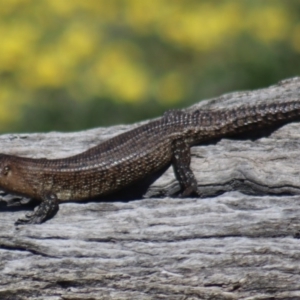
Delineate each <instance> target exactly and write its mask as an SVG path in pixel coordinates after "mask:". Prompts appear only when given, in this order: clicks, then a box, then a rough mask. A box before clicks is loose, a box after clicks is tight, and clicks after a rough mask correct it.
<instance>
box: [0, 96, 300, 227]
mask: <svg viewBox="0 0 300 300" xmlns="http://www.w3.org/2000/svg"><path fill="white" fill-rule="evenodd" d="M299 115H300V101H299V100H291V101H284V102H277V103H276V102H274V103H269V104H258V105H242V106H239V107H236V108H233V109H221V110H212V111H209V110H196V111H194V112H185V111H181V110H171V111H168V112H166V113H165V114H164V115H163V116H162V117H161V118H160V119H157V120H154V121H152V122H149V123H148V124H146V125H142V126H140V127H138V128H136V129H133V130H130V131H128V132H125V133H123V134H120V135H118V136H116V137H114V138H112V139H110V140H107V141H105V142H103V143H101V144H99V145H98V146H96V147H93V148H91V149H89V150H87V151H85V152H83V153H80V154H78V155H75V156H72V157H68V158H64V159H54V160H47V159H30V158H23V157H17V156H11V155H4V154H3V155H1V156H0V168H1V172H0V187H1V188H2V189H4V190H6V191H8V192H11V193H16V194H20V195H25V196H27V197H32V198H35V199H39V200H40V201H41V204H40V205H39V207H38V209H37V211H36V212H35V213H33V214H32V215H31V216H30V217H27V218H26V219H23V220H19V221H18V222H17V224H26V223H41V222H43V221H45V220H46V219H48V218H50V217H52V216H53V215H54V214H55V213H56V211H57V210H58V203H59V202H62V201H68V200H75V201H76V200H82V199H89V198H95V197H98V196H101V195H105V194H108V193H111V192H114V191H116V190H119V189H121V188H122V187H125V186H127V185H129V184H131V183H134V182H135V181H137V180H139V179H143V178H144V177H145V176H146V175H148V174H151V173H153V172H155V171H157V170H159V169H162V168H164V167H166V166H168V165H169V164H172V165H173V167H174V172H175V175H176V178H177V179H178V181H179V184H180V186H181V189H182V193H181V196H183V197H185V196H189V195H191V194H193V193H194V194H199V191H198V189H197V182H196V179H195V177H194V174H193V172H192V171H191V169H190V147H191V146H192V145H196V144H200V143H201V142H203V141H207V140H210V139H215V138H220V137H225V136H228V135H234V134H237V133H241V132H245V131H249V130H253V129H256V128H262V127H269V126H270V125H274V124H276V123H280V122H283V121H288V120H293V119H295V118H297V117H299Z"/></svg>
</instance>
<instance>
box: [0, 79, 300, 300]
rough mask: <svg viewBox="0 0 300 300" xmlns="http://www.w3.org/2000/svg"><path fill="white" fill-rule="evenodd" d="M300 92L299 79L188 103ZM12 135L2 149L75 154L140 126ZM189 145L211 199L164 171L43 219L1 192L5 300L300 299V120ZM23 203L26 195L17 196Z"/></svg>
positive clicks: (226, 103) (0, 283) (0, 290)
mask: <svg viewBox="0 0 300 300" xmlns="http://www.w3.org/2000/svg"><path fill="white" fill-rule="evenodd" d="M289 98H293V99H294V98H299V99H300V78H292V79H289V80H285V81H282V82H280V83H278V84H277V85H274V86H271V87H269V88H266V89H262V90H256V91H249V92H236V93H232V94H227V95H224V96H221V97H218V98H215V99H211V100H208V101H203V102H201V103H199V104H196V105H195V106H193V107H191V108H190V109H191V110H193V109H196V108H199V107H203V108H205V109H215V108H219V107H231V106H235V105H239V104H242V103H246V102H249V103H254V102H255V101H258V102H268V101H273V100H274V99H276V100H284V99H289ZM137 125H138V124H134V125H132V126H115V127H110V128H97V129H92V130H88V131H83V132H76V133H59V132H52V133H47V134H7V135H2V136H0V152H3V153H9V154H15V155H23V156H28V157H47V158H58V157H67V156H70V155H72V154H75V153H80V152H81V151H83V150H85V149H88V148H90V147H91V146H94V145H96V144H98V143H99V142H100V141H102V140H105V139H107V138H110V137H111V136H113V135H116V134H119V133H121V132H123V131H125V130H128V129H130V128H133V126H137ZM256 134H257V135H258V136H255V138H253V136H241V137H239V138H235V139H221V140H218V141H215V142H214V143H210V144H206V145H199V146H197V147H193V148H192V154H193V157H192V168H193V170H194V172H195V175H196V177H197V180H198V184H199V187H200V189H201V191H202V192H203V195H204V198H203V199H200V198H190V199H176V198H170V197H168V196H167V195H168V194H169V193H170V192H172V191H176V189H178V185H177V181H176V180H175V178H174V175H173V171H172V170H171V169H169V170H167V171H166V172H165V174H163V176H162V177H160V178H159V179H158V180H157V181H156V182H155V183H154V184H153V185H152V186H151V187H150V188H149V190H148V191H147V197H145V198H144V199H137V200H134V201H121V198H122V197H121V196H120V200H119V201H118V200H115V201H99V202H86V203H65V204H61V205H60V210H59V212H58V213H57V215H56V216H55V217H54V218H53V219H51V220H49V221H48V222H46V223H44V224H42V225H30V226H20V227H15V226H14V222H15V220H17V219H18V218H19V217H22V215H24V212H26V210H28V211H30V210H31V209H32V208H31V207H28V206H26V205H25V206H16V207H6V206H5V204H13V203H15V204H18V202H16V200H13V198H11V197H10V195H5V194H4V193H2V202H1V204H3V205H1V206H0V209H1V210H0V270H1V271H0V298H1V299H17V300H18V299H46V300H48V299H49V300H50V299H51V300H54V299H55V300H56V299H89V300H90V299H180V300H181V299H247V300H249V299H300V275H299V274H300V242H299V237H300V221H299V216H300V206H299V204H300V180H299V174H300V158H299V153H300V151H299V150H300V124H299V123H290V124H287V125H285V126H282V127H280V128H279V129H276V130H273V131H268V132H267V133H262V132H257V133H256ZM20 201H23V202H26V201H25V200H24V199H23V200H20Z"/></svg>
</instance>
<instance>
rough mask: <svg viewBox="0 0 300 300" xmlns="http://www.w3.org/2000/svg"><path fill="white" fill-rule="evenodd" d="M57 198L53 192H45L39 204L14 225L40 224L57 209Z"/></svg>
mask: <svg viewBox="0 0 300 300" xmlns="http://www.w3.org/2000/svg"><path fill="white" fill-rule="evenodd" d="M58 208H59V206H58V200H57V197H56V195H55V194H52V193H45V194H44V195H43V198H42V202H41V204H40V205H39V206H38V207H37V209H36V210H35V211H34V212H32V213H29V214H27V215H26V216H25V218H24V219H19V220H17V222H16V223H15V225H24V224H41V223H43V222H44V221H46V220H48V219H50V218H52V217H53V216H54V215H55V214H56V213H57V211H58Z"/></svg>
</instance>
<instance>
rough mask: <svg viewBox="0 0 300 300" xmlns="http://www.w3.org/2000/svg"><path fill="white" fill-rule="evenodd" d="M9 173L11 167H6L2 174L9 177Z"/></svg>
mask: <svg viewBox="0 0 300 300" xmlns="http://www.w3.org/2000/svg"><path fill="white" fill-rule="evenodd" d="M9 171H10V167H9V166H5V167H4V168H3V170H2V174H3V175H4V176H7V175H8V173H9Z"/></svg>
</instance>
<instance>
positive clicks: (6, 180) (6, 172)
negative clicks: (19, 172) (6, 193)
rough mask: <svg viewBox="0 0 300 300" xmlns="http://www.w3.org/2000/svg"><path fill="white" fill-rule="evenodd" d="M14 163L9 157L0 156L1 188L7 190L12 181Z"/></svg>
mask: <svg viewBox="0 0 300 300" xmlns="http://www.w3.org/2000/svg"><path fill="white" fill-rule="evenodd" d="M11 175H12V162H11V159H10V156H9V155H6V154H0V187H2V188H4V189H6V188H8V187H9V186H10V185H11V181H12V178H11V177H12V176H11Z"/></svg>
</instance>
